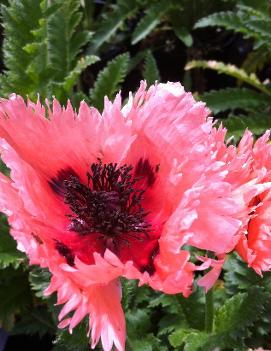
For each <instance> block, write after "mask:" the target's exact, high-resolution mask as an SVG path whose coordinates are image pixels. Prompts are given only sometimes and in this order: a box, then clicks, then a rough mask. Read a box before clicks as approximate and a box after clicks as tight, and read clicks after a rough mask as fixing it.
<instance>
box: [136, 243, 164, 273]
mask: <svg viewBox="0 0 271 351" xmlns="http://www.w3.org/2000/svg"><path fill="white" fill-rule="evenodd" d="M158 253H159V245H158V243H157V245H156V246H155V248H154V249H153V250H152V251H151V253H150V256H149V262H148V264H146V265H144V266H141V267H140V269H139V270H140V272H141V273H144V272H148V273H149V275H153V274H154V273H155V267H154V259H155V257H156V256H157V255H158Z"/></svg>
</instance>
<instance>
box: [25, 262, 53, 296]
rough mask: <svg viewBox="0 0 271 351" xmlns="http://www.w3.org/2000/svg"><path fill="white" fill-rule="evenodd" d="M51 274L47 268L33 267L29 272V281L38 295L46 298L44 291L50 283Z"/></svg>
mask: <svg viewBox="0 0 271 351" xmlns="http://www.w3.org/2000/svg"><path fill="white" fill-rule="evenodd" d="M50 278H51V274H50V272H49V271H48V270H47V269H42V268H40V267H37V266H35V267H33V268H32V269H31V271H30V272H29V282H30V286H31V289H32V290H33V291H34V293H35V295H36V296H37V297H40V298H42V299H44V298H45V297H44V295H43V292H44V290H45V289H46V288H47V287H48V285H49V283H50Z"/></svg>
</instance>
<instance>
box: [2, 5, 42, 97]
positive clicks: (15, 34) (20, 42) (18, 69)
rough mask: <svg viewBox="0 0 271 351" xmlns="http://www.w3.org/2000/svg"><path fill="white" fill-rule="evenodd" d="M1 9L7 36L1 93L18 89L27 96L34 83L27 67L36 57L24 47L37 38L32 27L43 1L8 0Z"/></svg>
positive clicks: (40, 15) (39, 14) (35, 26)
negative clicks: (7, 3)
mask: <svg viewBox="0 0 271 351" xmlns="http://www.w3.org/2000/svg"><path fill="white" fill-rule="evenodd" d="M1 10H2V11H1V12H2V17H3V27H4V30H5V37H6V39H5V40H4V43H3V54H4V61H5V66H6V72H5V73H4V75H2V77H1V93H2V94H4V95H5V94H9V93H10V92H13V91H16V92H17V93H19V94H22V95H26V94H27V93H28V92H29V90H30V87H32V84H33V83H32V79H31V77H30V76H29V75H28V74H27V70H26V68H27V67H28V66H29V65H30V64H31V62H32V59H33V57H31V55H29V54H28V53H27V51H25V50H24V47H25V46H26V45H27V44H29V43H32V42H33V41H34V34H33V30H35V29H36V28H37V27H38V26H39V21H40V19H41V17H42V12H41V8H40V3H39V1H36V0H25V1H9V6H4V5H3V6H2V8H1ZM18 28H20V30H18Z"/></svg>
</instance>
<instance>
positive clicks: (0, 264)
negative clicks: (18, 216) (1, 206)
mask: <svg viewBox="0 0 271 351" xmlns="http://www.w3.org/2000/svg"><path fill="white" fill-rule="evenodd" d="M16 247H17V244H16V241H15V240H14V239H13V238H12V236H11V235H10V234H9V227H8V225H7V222H6V220H5V218H4V216H2V215H1V214H0V269H4V268H7V267H8V266H12V267H13V268H18V267H19V266H20V264H22V263H23V262H24V261H25V258H26V257H25V255H24V254H23V253H22V252H20V251H18V250H17V248H16Z"/></svg>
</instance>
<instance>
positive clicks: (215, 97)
mask: <svg viewBox="0 0 271 351" xmlns="http://www.w3.org/2000/svg"><path fill="white" fill-rule="evenodd" d="M199 98H200V99H201V100H203V101H204V102H206V104H207V106H208V107H209V108H210V109H211V110H212V111H213V113H214V114H216V113H218V112H222V111H226V110H235V109H237V108H238V109H243V110H250V109H257V108H260V109H264V108H265V107H268V106H270V98H268V97H267V96H266V95H265V94H261V93H258V92H256V91H254V90H252V89H246V88H242V89H240V88H226V89H220V90H213V91H210V92H207V93H205V94H203V95H201V96H200V97H199Z"/></svg>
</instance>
